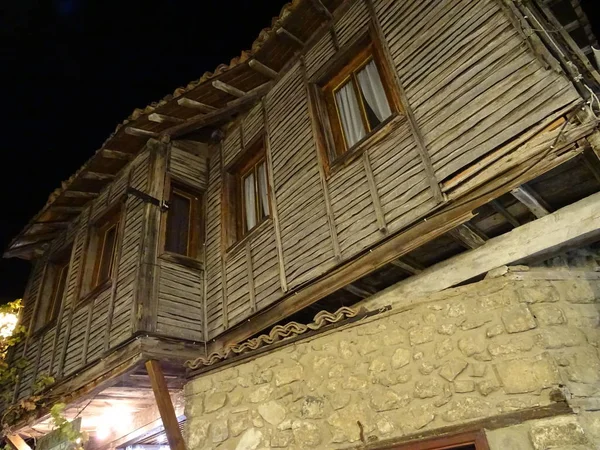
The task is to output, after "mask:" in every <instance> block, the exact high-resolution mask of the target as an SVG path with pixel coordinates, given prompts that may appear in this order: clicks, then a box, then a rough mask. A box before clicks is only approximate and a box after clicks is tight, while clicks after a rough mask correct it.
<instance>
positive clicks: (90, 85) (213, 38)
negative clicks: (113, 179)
mask: <svg viewBox="0 0 600 450" xmlns="http://www.w3.org/2000/svg"><path fill="white" fill-rule="evenodd" d="M284 3H285V0H247V1H242V0H228V1H221V0H163V1H158V0H143V1H142V0H135V1H131V0H119V1H115V0H45V1H44V0H38V1H35V0H4V1H1V2H0V76H1V77H2V78H3V83H2V89H1V91H0V92H1V96H0V119H1V120H0V124H1V133H2V141H1V144H0V145H1V148H0V151H1V152H2V154H3V160H2V161H3V162H2V164H1V166H0V167H1V176H0V199H1V201H2V206H1V210H0V247H1V249H2V250H4V249H5V248H6V246H7V245H8V243H9V241H10V239H12V238H13V237H14V236H15V235H16V234H17V233H18V232H19V231H20V230H21V229H22V227H23V226H24V225H25V224H26V223H27V221H28V220H29V219H30V218H31V217H32V216H33V215H34V214H35V213H37V212H38V211H39V210H40V209H41V208H42V206H43V205H44V203H45V202H46V199H47V197H48V195H49V194H50V192H51V191H52V190H54V189H55V188H57V187H58V186H59V185H60V182H61V180H64V179H66V178H68V177H69V176H70V175H71V174H72V173H73V172H75V170H77V169H78V168H79V167H80V166H81V165H82V164H83V163H84V162H85V161H86V160H87V158H89V157H90V156H91V155H92V154H93V153H94V151H95V150H97V149H98V148H99V147H100V145H101V144H102V143H103V142H104V140H105V139H106V138H107V137H108V135H109V134H110V133H111V132H112V131H113V130H114V128H115V126H116V125H117V123H119V122H121V121H122V120H123V119H125V118H126V117H127V116H128V115H129V114H130V113H131V112H132V111H133V109H134V108H136V107H144V106H146V105H147V104H149V103H151V102H152V101H155V100H159V99H161V98H162V97H163V96H165V95H166V94H169V93H172V92H173V90H174V89H175V88H177V87H178V86H183V85H186V84H187V83H188V82H189V81H191V80H193V79H197V78H199V77H200V76H201V75H202V74H203V73H204V72H205V71H207V70H210V71H212V70H214V69H215V68H216V66H217V65H218V64H220V63H222V62H228V61H229V60H230V59H231V58H232V57H233V56H236V55H239V54H240V51H241V50H244V49H248V48H250V46H251V44H252V42H253V41H254V39H255V38H256V37H257V36H258V33H259V32H260V30H261V29H262V28H264V27H266V26H269V25H270V23H271V18H272V17H273V16H276V15H278V14H279V11H280V9H281V7H282V6H283V4H284ZM28 272H29V263H27V262H25V261H21V260H18V259H9V260H6V259H2V260H0V302H1V301H2V300H6V299H11V298H15V297H19V296H21V295H22V292H23V289H24V285H25V282H26V279H27V276H28Z"/></svg>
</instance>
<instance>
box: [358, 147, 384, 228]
mask: <svg viewBox="0 0 600 450" xmlns="http://www.w3.org/2000/svg"><path fill="white" fill-rule="evenodd" d="M362 160H363V165H364V168H365V172H366V174H367V182H368V183H369V192H370V193H371V201H372V202H373V207H374V208H375V216H376V217H377V227H378V228H379V231H381V232H385V231H386V230H387V224H386V223H385V215H384V214H383V208H382V207H381V199H380V198H379V193H378V192H377V184H376V183H375V177H374V175H373V169H372V168H371V161H370V159H369V154H368V153H367V152H364V153H363V156H362Z"/></svg>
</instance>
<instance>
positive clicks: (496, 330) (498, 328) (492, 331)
mask: <svg viewBox="0 0 600 450" xmlns="http://www.w3.org/2000/svg"><path fill="white" fill-rule="evenodd" d="M502 333H504V327H503V326H502V325H500V324H497V325H493V326H491V327H488V329H487V330H485V335H486V336H487V337H489V338H493V337H495V336H499V335H501V334H502Z"/></svg>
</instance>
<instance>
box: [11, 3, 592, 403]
mask: <svg viewBox="0 0 600 450" xmlns="http://www.w3.org/2000/svg"><path fill="white" fill-rule="evenodd" d="M549 26H553V27H560V22H558V19H557V18H556V17H555V16H554V15H553V14H552V10H550V8H549V6H547V5H546V4H545V2H539V3H538V2H513V1H511V0H506V1H504V0H478V1H471V0H464V1H463V0H459V1H440V2H438V1H424V2H423V1H412V0H406V1H393V0H345V1H341V0H298V1H294V2H293V3H292V4H290V5H288V6H286V7H285V8H284V10H283V12H282V15H281V16H280V17H279V18H278V19H276V20H275V21H274V23H273V27H272V29H270V30H264V31H263V32H262V33H261V36H260V37H259V39H258V40H257V41H256V42H255V44H254V46H253V48H252V51H250V52H247V53H243V54H242V56H241V57H239V58H237V59H235V60H234V61H232V63H231V64H230V65H229V66H223V67H220V68H218V70H217V71H216V72H215V73H214V74H208V75H206V76H204V77H203V78H202V79H200V80H198V81H197V82H194V83H191V84H190V85H189V86H188V87H186V88H182V89H180V90H178V91H176V92H175V95H173V96H169V97H166V98H165V99H164V100H162V101H161V102H159V103H158V104H155V105H152V106H150V107H148V108H147V109H146V110H143V111H136V112H135V113H134V115H133V116H132V117H131V118H130V119H129V120H128V121H127V123H126V124H124V125H123V126H121V127H119V128H118V129H117V131H116V132H115V134H113V135H112V136H111V137H110V138H109V139H108V140H107V141H106V142H105V144H104V145H103V147H102V148H101V149H100V150H98V152H97V153H96V154H95V155H94V157H93V158H92V159H91V160H90V161H88V162H87V163H86V165H84V166H83V167H82V169H81V170H80V171H79V172H77V173H76V174H75V175H74V176H73V177H72V178H71V179H70V180H68V181H67V182H65V183H63V186H62V188H61V189H59V190H57V192H55V193H54V194H53V195H52V196H51V198H50V199H49V201H48V203H47V205H46V206H45V207H44V209H43V210H42V211H41V212H40V213H39V214H38V215H37V216H36V217H35V218H34V219H33V220H32V222H30V224H29V225H28V226H27V227H26V229H25V230H24V231H23V232H22V233H21V234H20V235H19V236H18V237H17V238H15V240H14V241H13V243H12V244H11V247H10V248H9V249H8V250H7V252H6V256H18V257H23V258H26V259H32V260H34V265H33V269H32V275H31V278H30V281H29V284H28V286H27V290H26V292H25V295H24V302H25V308H24V310H23V314H22V317H21V323H22V324H24V325H26V326H28V327H29V329H30V332H31V334H30V336H29V337H28V339H27V341H26V342H24V343H22V344H20V345H19V346H18V347H17V348H16V349H15V350H14V355H22V356H23V357H24V358H25V360H27V361H28V362H29V363H28V364H27V366H26V367H25V369H23V371H22V373H21V374H20V377H19V380H18V383H17V384H16V385H15V386H14V395H13V401H16V400H19V399H23V398H25V397H27V396H29V395H31V393H32V386H33V384H34V382H35V379H36V377H38V375H39V374H42V373H48V374H51V375H52V376H54V377H55V378H56V386H55V389H58V390H59V391H60V392H62V393H63V395H65V396H67V394H69V393H71V392H73V391H75V390H76V389H79V388H81V387H82V384H83V383H84V381H85V383H90V382H92V381H94V383H97V386H104V384H103V383H105V380H102V381H100V378H102V377H105V378H106V379H108V380H110V379H113V378H114V376H113V375H114V374H116V373H118V374H119V376H120V375H123V374H125V375H124V376H125V378H127V377H129V378H128V380H129V381H126V382H123V383H122V385H123V386H128V387H131V386H134V387H135V386H136V384H135V382H134V381H132V380H135V379H136V376H137V377H138V379H139V376H140V374H139V367H141V366H140V364H141V362H143V361H145V360H147V359H163V358H166V355H167V354H169V353H170V354H169V355H168V358H167V359H168V360H169V361H168V364H167V367H168V370H167V372H168V373H169V374H171V375H173V376H174V377H180V376H181V375H182V373H183V367H182V362H183V361H185V360H186V359H189V357H190V355H191V354H204V355H208V354H210V353H212V352H217V353H218V352H219V351H222V350H223V349H226V348H227V347H229V346H231V345H232V344H237V343H240V342H242V341H244V340H245V339H248V338H250V337H252V336H253V335H255V334H256V333H258V332H261V331H263V330H265V329H266V328H268V327H270V326H273V325H275V324H277V323H279V322H282V321H285V320H286V319H289V318H290V317H292V316H293V315H294V314H296V313H298V312H301V311H302V310H303V309H304V308H306V307H308V306H310V305H313V304H315V303H317V302H324V301H326V299H327V298H329V297H328V296H330V295H334V294H335V293H336V292H339V291H340V290H341V289H342V290H346V292H349V293H351V294H354V295H356V293H357V292H358V293H359V294H358V295H359V297H360V296H363V297H364V296H368V295H369V294H372V293H373V292H370V291H368V290H367V291H366V294H365V290H364V289H361V288H360V287H359V284H354V283H356V282H358V281H360V280H361V279H364V277H367V276H369V274H372V273H373V272H375V271H378V270H384V269H386V268H389V267H392V266H393V267H395V268H400V269H401V270H404V271H405V272H407V273H408V274H411V273H412V274H414V273H417V272H419V271H421V270H422V267H420V265H421V264H415V263H412V264H409V263H407V262H406V260H402V259H400V258H402V257H403V256H406V255H409V256H410V257H413V256H415V255H418V253H419V252H420V251H423V249H424V248H426V247H427V245H430V244H431V242H433V241H435V240H436V239H444V238H448V236H450V237H453V238H454V241H453V242H452V245H456V242H460V243H461V245H463V246H466V247H467V248H473V247H477V246H481V245H484V244H485V240H486V239H487V236H486V233H488V234H489V233H494V234H501V232H500V231H493V230H496V229H504V228H502V227H503V226H505V225H511V226H512V227H516V226H519V225H520V224H522V223H523V222H524V221H529V220H531V218H529V219H522V217H521V215H522V216H523V217H524V215H526V214H530V215H531V214H533V215H534V216H536V217H541V216H543V215H545V214H548V213H549V212H550V211H549V210H550V207H548V205H547V204H544V201H543V199H541V200H540V198H539V196H540V195H539V193H535V192H534V193H532V192H531V189H530V187H528V186H527V183H529V182H532V181H533V180H539V177H541V176H543V175H544V174H547V173H554V172H552V171H553V170H559V169H560V168H561V167H562V168H563V169H564V170H565V171H566V170H569V171H576V170H580V169H575V168H573V167H574V166H572V164H573V163H574V162H577V161H580V160H584V161H585V164H586V167H587V169H585V170H588V173H587V175H586V176H587V177H588V178H589V180H590V181H589V183H588V184H586V185H585V186H583V184H584V182H583V181H582V187H581V189H579V191H578V192H580V195H579V196H578V197H577V195H575V197H577V198H575V197H572V198H571V197H569V196H568V195H567V196H566V197H564V198H567V197H568V198H571V200H568V201H566V203H568V202H569V201H572V200H573V199H578V198H581V197H585V196H587V195H589V194H590V193H592V192H595V191H596V190H598V188H600V185H598V183H599V182H600V170H599V169H598V167H599V160H598V155H599V151H600V150H599V149H600V143H599V142H598V138H597V134H596V133H597V132H598V130H597V128H598V119H597V118H596V114H595V112H594V111H595V110H597V108H598V107H599V106H600V105H596V104H595V103H594V95H595V94H594V92H598V88H599V86H600V85H599V84H598V83H599V82H600V76H599V75H598V72H597V71H596V69H595V68H594V67H593V66H592V64H591V63H590V61H589V60H588V59H587V57H586V55H585V54H584V52H582V50H581V49H579V47H577V44H576V43H575V42H574V41H573V39H570V38H569V35H568V33H567V32H566V31H565V30H564V29H562V28H561V29H562V30H563V33H562V34H561V33H556V34H552V35H550V34H548V33H544V32H543V30H544V27H549ZM565 33H566V34H565ZM364 49H369V51H370V52H371V56H370V58H371V59H370V60H368V61H375V62H376V68H377V70H378V73H379V76H380V78H381V80H380V83H383V84H384V85H385V86H384V87H385V95H386V96H387V97H385V98H386V99H387V102H388V103H389V114H387V115H386V117H384V118H383V119H382V120H378V121H377V122H378V123H377V124H376V125H371V124H369V126H368V129H369V132H368V133H366V134H365V135H364V136H362V137H361V138H360V139H358V140H357V142H355V143H353V145H350V144H349V141H348V136H347V133H348V129H343V130H342V128H343V126H342V125H344V124H343V123H342V124H341V125H339V124H338V128H339V129H340V130H341V131H340V130H338V131H337V133H338V134H339V135H342V134H343V136H342V139H344V138H345V139H346V147H348V148H347V149H345V150H344V151H341V150H340V149H339V145H340V141H339V139H340V138H336V130H335V127H334V126H333V125H332V121H334V120H336V119H334V118H333V116H331V115H330V113H329V112H328V109H327V107H326V106H325V100H324V98H323V96H324V95H325V94H324V92H326V88H325V86H326V85H327V83H328V82H329V80H331V79H332V77H333V76H334V75H335V74H337V73H338V72H339V71H340V70H342V68H344V67H345V66H346V65H347V64H348V61H349V60H351V59H352V58H353V57H354V55H355V54H356V53H357V52H360V51H364ZM361 67H362V66H361ZM344 70H345V69H344ZM361 70H362V69H361ZM352 76H354V77H358V76H357V75H356V74H355V75H352ZM356 79H358V78H356ZM356 83H358V81H356ZM361 98H362V97H361ZM361 102H362V103H364V104H367V103H368V100H367V98H366V96H364V98H362V100H361ZM362 103H361V104H362ZM338 107H339V105H338ZM363 108H364V109H365V110H366V107H364V105H363ZM365 115H366V112H365ZM341 120H342V119H340V121H341ZM365 120H366V119H365ZM342 144H343V141H342ZM248 167H251V169H247V168H248ZM242 168H243V169H242ZM248 170H250V172H251V173H252V174H253V175H252V176H253V177H254V178H252V180H253V181H252V183H253V184H254V185H255V187H254V188H252V189H254V191H253V192H255V193H256V197H255V198H254V200H248V198H247V197H244V196H243V195H242V194H241V193H240V189H242V190H243V189H245V185H243V184H242V185H241V186H242V187H241V188H240V182H244V180H246V179H247V178H248V176H249V175H247V174H248V173H250V172H248ZM569 173H575V172H569ZM261 177H263V178H264V179H263V178H261ZM556 179H558V178H556ZM585 183H587V181H586V182H585ZM594 183H595V184H594ZM556 186H558V184H557V185H556ZM560 189H562V188H560ZM560 189H559V187H556V189H555V191H556V196H555V197H552V199H553V201H554V199H556V202H557V204H560V206H564V204H563V203H565V202H564V201H563V200H560V199H563V197H560V195H559V194H560V192H559V191H560ZM549 190H551V189H549ZM575 190H577V189H574V191H575ZM244 192H246V191H244ZM561 192H562V191H561ZM511 193H512V196H513V197H514V198H516V199H518V200H519V201H520V202H519V203H517V202H516V200H514V199H513V201H512V203H511V202H506V201H505V200H503V199H505V197H506V195H508V196H509V197H510V196H511ZM541 194H542V196H543V193H541ZM177 195H179V196H180V197H182V198H185V199H187V200H186V201H189V203H185V205H187V206H185V208H189V209H186V211H187V212H186V214H187V215H186V217H190V219H189V221H188V222H186V224H184V225H182V223H179V222H177V223H176V222H172V221H171V219H170V217H171V216H170V215H172V217H174V216H175V215H176V214H178V212H177V211H179V209H177V208H178V207H179V206H177V204H176V203H175V197H174V196H177ZM244 195H245V194H244ZM553 195H554V194H553ZM503 196H504V197H503ZM559 197H560V199H559ZM511 198H512V197H511ZM549 198H550V194H549V197H548V198H547V200H548V199H549ZM249 201H253V202H256V205H258V206H256V205H255V204H254V203H252V204H253V205H254V206H252V208H254V209H253V210H252V211H251V212H248V211H249V210H248V207H247V204H248V202H249ZM548 201H549V200H548ZM263 202H264V203H263ZM566 203H565V204H566ZM192 205H194V206H192ZM490 205H491V206H490ZM486 207H487V208H492V207H493V210H494V212H493V214H489V215H487V216H486V215H481V212H482V210H481V208H486ZM557 207H558V206H557ZM260 208H263V209H260ZM544 208H545V209H544ZM509 210H510V211H509ZM257 211H258V212H257ZM261 211H262V212H261ZM478 213H479V214H480V217H479V218H478V219H477V218H475V219H474V217H475V215H477V214H478ZM249 214H250V215H249ZM254 214H258V215H254ZM261 214H262V215H261ZM192 216H193V217H192ZM515 216H518V217H517V218H515ZM258 218H260V220H258ZM471 219H473V220H472V221H471ZM182 226H183V227H184V228H185V230H186V231H185V239H184V238H181V236H179V238H178V237H177V231H173V230H180V229H181V228H178V227H182ZM502 232H503V231H502ZM171 239H172V240H171ZM181 239H184V240H185V242H183V243H182V242H181ZM113 240H114V245H113ZM107 242H110V245H108V244H107ZM180 246H183V247H180ZM107 248H110V253H108V254H109V255H110V256H109V258H108V260H107V259H106V258H105V257H104V256H103V254H105V253H106V249H107ZM174 248H177V249H179V250H177V251H172V250H173V249H174ZM183 248H185V249H183ZM448 248H450V245H448V246H447V247H446V248H442V249H438V250H437V251H438V254H439V255H444V254H445V253H444V252H445V251H446V250H448ZM411 252H413V254H411ZM450 253H452V250H450ZM65 255H66V256H65ZM425 259H426V258H424V260H425ZM438 260H439V258H438ZM435 262H437V261H435ZM432 263H433V262H432ZM65 264H66V265H65ZM427 265H430V264H427ZM65 267H66V268H68V269H65ZM63 270H65V272H64V274H65V275H64V277H65V278H64V280H65V281H64V289H62V288H61V289H59V288H58V287H57V286H59V285H60V280H61V275H60V274H61V273H63V272H62V271H63ZM103 270H105V271H106V273H105V274H104V272H103ZM103 274H104V275H106V276H104V275H103ZM463 281H466V279H465V280H463ZM390 284H391V283H390ZM388 285H389V284H388ZM57 292H59V293H60V296H59V298H57V299H54V298H55V297H56V296H57ZM361 292H362V294H361ZM52 299H54V300H52ZM53 302H54V303H53ZM348 303H349V304H351V303H353V302H352V301H349V302H348ZM318 304H321V305H325V303H318ZM49 308H50V309H52V311H54V312H50V313H48V312H47V310H48V309H49ZM42 316H43V317H44V318H45V319H40V317H42ZM140 342H141V343H140ZM135 343H137V344H135ZM153 344H156V346H157V347H156V350H153V348H152V345H153ZM119 352H121V353H119ZM123 354H124V355H127V356H128V357H129V358H130V359H126V358H124V357H123V356H122V355H123ZM107 361H108V362H107ZM121 366H122V367H121ZM118 367H121V369H119V370H118V371H117V372H114V373H113V372H111V371H115V370H117V368H118ZM111 373H112V374H113V375H111ZM111 377H112V378H111ZM121 381H122V380H121ZM139 386H141V385H139ZM144 388H147V386H146V385H144ZM61 389H62V391H61ZM91 392H92V391H86V392H85V393H82V394H81V396H84V395H91Z"/></svg>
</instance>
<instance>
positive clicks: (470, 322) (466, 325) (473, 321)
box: [460, 314, 492, 331]
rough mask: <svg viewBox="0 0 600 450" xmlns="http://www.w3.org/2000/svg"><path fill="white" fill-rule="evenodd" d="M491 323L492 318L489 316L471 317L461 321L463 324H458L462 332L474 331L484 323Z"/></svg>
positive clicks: (478, 315)
mask: <svg viewBox="0 0 600 450" xmlns="http://www.w3.org/2000/svg"><path fill="white" fill-rule="evenodd" d="M491 321H492V317H491V316H490V315H489V314H477V315H471V316H468V317H467V318H466V319H465V320H463V322H462V323H461V324H460V329H461V330H463V331H467V330H474V329H476V328H480V327H482V326H484V325H485V324H486V323H490V322H491Z"/></svg>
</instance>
